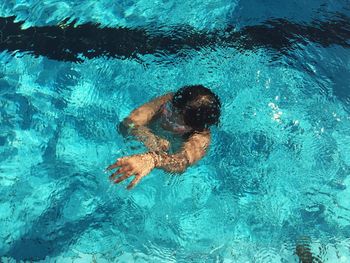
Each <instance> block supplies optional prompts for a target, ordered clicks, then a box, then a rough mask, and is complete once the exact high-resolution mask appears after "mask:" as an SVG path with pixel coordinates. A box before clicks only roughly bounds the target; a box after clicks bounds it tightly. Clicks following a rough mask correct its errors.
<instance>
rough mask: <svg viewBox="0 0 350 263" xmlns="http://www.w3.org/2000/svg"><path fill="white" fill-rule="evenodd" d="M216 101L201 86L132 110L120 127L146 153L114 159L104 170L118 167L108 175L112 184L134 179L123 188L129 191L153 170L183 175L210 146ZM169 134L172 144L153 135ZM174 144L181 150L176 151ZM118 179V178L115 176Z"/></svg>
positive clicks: (212, 94)
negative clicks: (144, 149) (136, 140)
mask: <svg viewBox="0 0 350 263" xmlns="http://www.w3.org/2000/svg"><path fill="white" fill-rule="evenodd" d="M220 107H221V104H220V100H219V98H218V97H217V96H216V95H215V94H214V93H213V92H212V91H211V90H210V89H208V88H206V87H204V86H202V85H193V86H185V87H182V88H180V89H179V90H178V91H177V92H175V94H173V93H169V94H166V95H163V96H161V97H157V98H155V99H154V100H152V101H150V102H148V103H146V104H144V105H142V106H141V107H139V108H137V109H135V110H134V111H133V112H132V113H131V114H130V116H129V117H127V118H126V119H125V120H124V121H123V123H122V126H124V127H125V128H126V129H127V130H128V132H129V133H131V134H132V135H134V136H135V137H136V138H137V139H138V140H139V141H141V142H143V144H144V145H145V146H146V147H147V149H148V150H149V151H148V152H146V153H142V154H135V155H132V156H126V157H122V158H119V159H117V161H116V162H115V163H114V164H112V165H110V166H109V167H108V168H107V170H111V169H115V168H117V167H120V168H119V170H117V171H116V172H114V173H113V174H112V175H111V179H112V180H114V182H115V183H120V182H122V181H124V180H125V179H127V178H129V177H131V176H135V177H134V179H133V180H132V181H131V183H130V184H129V185H128V187H127V189H131V188H133V187H134V186H135V185H136V184H138V183H139V182H140V180H141V179H142V178H143V177H144V176H146V175H148V174H149V173H150V172H151V171H152V170H153V169H154V168H161V169H164V170H166V171H168V172H183V171H184V170H185V169H186V168H187V167H188V166H190V165H192V164H194V163H195V162H197V161H198V160H200V159H201V158H202V157H203V156H204V155H205V153H206V150H207V148H208V146H209V144H210V130H209V127H210V126H211V125H217V124H218V122H219V117H220ZM154 131H156V132H157V133H158V134H161V133H163V135H162V137H167V136H168V137H169V134H171V135H172V136H171V137H172V139H175V140H172V143H170V142H169V140H167V139H166V138H162V137H161V136H158V135H156V134H154ZM176 139H177V142H180V143H181V147H180V148H179V149H176ZM118 176H119V177H118Z"/></svg>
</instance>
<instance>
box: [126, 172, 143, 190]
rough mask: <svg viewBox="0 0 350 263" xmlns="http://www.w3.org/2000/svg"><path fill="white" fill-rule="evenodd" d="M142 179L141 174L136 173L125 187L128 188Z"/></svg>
mask: <svg viewBox="0 0 350 263" xmlns="http://www.w3.org/2000/svg"><path fill="white" fill-rule="evenodd" d="M141 179H142V176H141V175H136V176H135V178H134V179H133V180H132V181H131V183H130V184H129V185H128V187H127V189H128V190H130V189H132V188H134V187H135V185H137V184H138V183H139V182H140V181H141Z"/></svg>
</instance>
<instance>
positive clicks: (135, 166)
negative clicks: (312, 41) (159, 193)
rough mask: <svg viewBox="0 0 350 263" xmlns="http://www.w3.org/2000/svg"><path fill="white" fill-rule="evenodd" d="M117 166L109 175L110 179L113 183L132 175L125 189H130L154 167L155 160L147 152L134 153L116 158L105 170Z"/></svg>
mask: <svg viewBox="0 0 350 263" xmlns="http://www.w3.org/2000/svg"><path fill="white" fill-rule="evenodd" d="M117 167H120V168H119V169H118V170H117V171H116V172H114V173H113V174H112V175H111V176H110V178H111V180H113V181H114V182H115V183H120V182H122V181H124V180H125V179H127V178H129V177H131V176H133V175H134V176H135V178H134V179H133V180H132V181H131V183H130V184H129V185H128V187H127V189H131V188H133V187H134V186H135V185H136V184H138V183H139V182H140V180H141V179H142V178H143V177H144V176H146V175H148V174H149V173H150V172H151V171H152V170H153V169H154V167H155V162H154V159H153V157H152V155H151V154H149V153H144V154H135V155H132V156H127V157H123V158H119V159H117V161H116V162H115V163H114V164H111V165H110V166H108V167H107V170H112V169H115V168H117ZM119 175H120V176H119ZM118 176H119V177H118Z"/></svg>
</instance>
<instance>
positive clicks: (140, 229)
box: [0, 0, 350, 262]
mask: <svg viewBox="0 0 350 263" xmlns="http://www.w3.org/2000/svg"><path fill="white" fill-rule="evenodd" d="M339 15H340V16H341V17H342V18H343V20H342V22H341V23H340V24H341V25H344V27H345V29H344V28H343V31H341V30H338V31H337V30H333V31H332V26H331V29H330V30H328V31H327V30H326V29H325V28H326V27H325V25H327V23H328V22H329V21H333V20H334V19H338V18H339ZM9 16H15V17H16V18H15V21H25V23H24V24H23V25H22V29H23V30H24V29H26V28H32V27H38V26H45V25H51V26H55V25H57V24H59V23H60V21H62V20H63V19H65V18H69V19H70V20H69V21H73V20H74V19H76V22H75V23H76V25H82V24H85V23H88V22H92V23H100V24H101V25H100V26H99V28H103V27H112V28H113V27H114V28H115V27H118V26H122V27H125V28H144V27H145V28H147V30H149V31H150V32H156V33H154V34H157V32H158V31H161V32H165V34H166V32H170V31H171V29H172V28H176V26H181V27H184V28H185V26H190V29H191V32H196V30H197V31H198V32H202V33H203V32H213V31H215V30H217V31H218V32H220V30H222V32H225V28H227V26H228V25H234V26H235V29H234V31H235V32H246V31H244V30H245V28H247V27H248V26H253V27H254V26H258V25H263V24H264V23H265V22H266V21H270V20H271V19H283V21H288V23H289V24H288V23H284V25H283V26H282V27H281V28H286V26H287V25H290V24H293V25H299V26H298V27H297V28H299V29H300V28H304V29H303V30H304V31H303V30H301V29H300V30H299V31H300V32H303V34H301V35H300V37H299V38H297V39H296V40H295V41H292V42H293V43H291V44H289V45H286V46H283V45H282V44H276V45H277V46H273V45H264V43H265V42H264V41H261V42H259V43H253V44H256V45H253V46H254V47H253V48H251V47H250V46H249V45H244V43H246V42H238V43H241V45H238V46H237V45H229V44H227V42H224V41H218V42H216V43H215V44H213V45H203V46H200V45H197V44H196V45H197V46H195V47H193V46H191V45H189V47H187V48H184V49H182V50H180V51H179V50H177V51H175V52H170V51H169V52H168V51H166V52H165V51H162V50H160V49H158V50H156V51H155V52H150V53H148V54H145V53H141V54H137V56H136V58H135V56H129V57H128V56H127V57H123V58H120V57H115V56H109V55H108V54H107V55H102V56H94V57H92V58H87V57H85V56H84V54H78V56H79V57H80V58H81V60H80V61H79V62H76V61H69V60H68V61H66V60H62V59H54V58H53V57H50V56H49V55H45V54H44V53H40V52H39V53H35V52H31V51H30V50H31V48H32V47H31V46H30V45H28V48H23V50H21V49H20V48H15V49H16V50H17V49H18V50H17V51H16V52H15V51H14V50H11V45H12V44H11V45H10V44H9V45H7V46H6V45H5V47H3V46H1V45H0V46H1V47H2V50H1V53H0V65H1V67H0V257H1V259H0V261H5V260H8V261H10V262H15V261H16V260H33V261H40V262H54V261H55V260H56V261H57V262H72V261H73V262H96V261H97V262H298V257H297V255H296V245H297V243H298V240H300V239H302V238H303V237H307V239H308V240H309V241H308V246H309V248H310V250H311V251H312V253H313V254H314V256H315V257H317V258H319V259H320V260H322V262H350V252H349V248H350V203H349V200H350V115H349V112H350V111H349V110H350V91H349V83H350V73H349V72H350V71H349V70H350V49H349V44H350V41H349V39H350V37H349V35H350V29H349V27H348V25H349V24H346V22H347V21H349V20H348V19H349V17H350V10H349V2H348V1H345V0H344V1H316V0H314V1H308V2H307V3H305V1H300V0H299V1H281V2H280V3H276V1H256V0H244V1H238V0H237V1H227V0H211V1H205V2H203V1H189V0H188V1H187V0H186V1H171V0H170V1H165V0H163V1H154V2H152V1H144V0H139V1H136V0H134V1H115V2H113V3H111V2H110V1H107V0H101V1H79V2H74V3H73V2H70V1H67V0H66V1H54V0H45V1H19V0H17V1H15V0H13V1H10V0H5V1H3V2H2V3H1V4H0V17H3V18H5V17H9ZM344 21H345V22H344ZM322 23H323V24H322ZM348 23H349V22H348ZM333 24H334V23H333ZM315 29H321V30H320V31H326V33H327V34H325V35H322V37H321V38H318V37H317V36H318V35H317V34H320V31H317V32H318V33H317V32H316V33H314V31H315ZM2 30H3V29H2V28H0V32H2V35H1V37H2V38H1V41H2V42H1V43H2V44H3V43H5V44H6V41H9V38H7V39H4V38H3V36H4V34H5V33H4V32H5V31H2ZM169 30H170V31H169ZM329 32H331V33H332V34H333V35H332V34H331V33H329ZM208 34H209V33H208ZM223 34H225V33H223ZM330 35H332V36H333V38H330V37H329V39H327V37H326V36H330ZM244 36H245V35H244V34H242V35H239V36H238V37H240V38H242V39H243V38H244ZM334 36H339V38H340V39H341V41H339V39H337V38H335V37H334ZM175 37H176V35H175ZM20 40H21V39H20ZM238 40H240V39H238ZM280 40H281V39H280ZM284 40H286V39H284ZM23 41H24V40H23ZM194 41H195V40H194ZM244 41H246V40H244ZM327 41H328V42H327ZM57 43H59V42H57ZM242 43H243V44H242ZM249 43H250V44H252V43H251V42H249ZM274 43H275V42H274ZM283 43H284V42H283ZM346 44H348V45H346ZM33 53H34V54H35V55H34V54H33ZM136 53H137V52H136ZM198 83H200V84H204V85H207V86H209V87H211V88H212V89H213V90H214V91H215V92H216V93H217V94H218V95H219V96H220V98H221V100H222V105H223V107H222V118H221V123H220V126H219V127H218V128H213V130H212V131H213V141H212V145H211V148H210V151H209V152H208V154H207V156H206V157H205V158H204V159H202V160H201V161H200V162H199V163H197V164H196V165H195V166H193V167H190V168H189V169H187V171H186V172H185V173H184V174H182V175H181V176H174V175H169V174H167V173H165V172H163V171H160V170H154V171H153V172H152V174H151V175H149V176H148V177H146V178H145V179H144V180H143V181H142V182H141V183H140V184H139V185H138V186H137V187H136V188H135V189H134V190H132V191H127V190H125V186H126V183H125V184H124V185H121V186H120V185H117V186H116V185H112V184H111V183H110V181H109V180H108V174H105V173H104V172H103V170H104V168H105V167H106V166H107V165H109V164H110V163H112V162H113V161H114V160H115V159H116V158H117V157H120V156H123V155H130V154H133V153H137V152H140V151H142V148H140V144H138V143H137V142H126V141H125V140H124V139H123V137H122V136H121V135H120V134H119V133H118V131H117V129H116V126H117V125H118V123H119V122H120V121H121V120H122V119H123V118H124V117H126V116H127V115H128V114H129V113H130V111H131V110H132V109H134V108H135V107H137V106H138V105H140V104H142V103H144V102H146V101H148V100H150V99H151V98H154V97H155V96H157V95H159V94H163V93H166V92H169V91H174V90H176V89H177V88H179V87H181V86H183V85H187V84H198ZM5 262H6V261H5Z"/></svg>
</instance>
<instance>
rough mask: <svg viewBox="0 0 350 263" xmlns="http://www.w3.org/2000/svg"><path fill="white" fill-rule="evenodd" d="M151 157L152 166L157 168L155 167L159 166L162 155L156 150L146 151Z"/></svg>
mask: <svg viewBox="0 0 350 263" xmlns="http://www.w3.org/2000/svg"><path fill="white" fill-rule="evenodd" d="M148 154H149V155H150V156H151V157H152V159H153V164H154V167H155V168H157V167H160V166H161V161H162V157H161V155H160V154H159V153H158V152H155V151H153V152H149V153H148Z"/></svg>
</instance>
